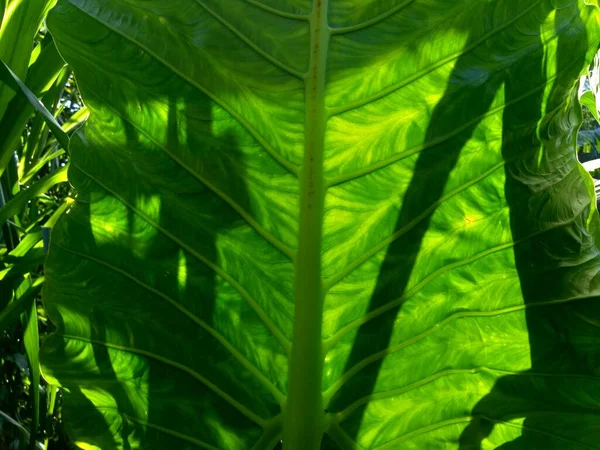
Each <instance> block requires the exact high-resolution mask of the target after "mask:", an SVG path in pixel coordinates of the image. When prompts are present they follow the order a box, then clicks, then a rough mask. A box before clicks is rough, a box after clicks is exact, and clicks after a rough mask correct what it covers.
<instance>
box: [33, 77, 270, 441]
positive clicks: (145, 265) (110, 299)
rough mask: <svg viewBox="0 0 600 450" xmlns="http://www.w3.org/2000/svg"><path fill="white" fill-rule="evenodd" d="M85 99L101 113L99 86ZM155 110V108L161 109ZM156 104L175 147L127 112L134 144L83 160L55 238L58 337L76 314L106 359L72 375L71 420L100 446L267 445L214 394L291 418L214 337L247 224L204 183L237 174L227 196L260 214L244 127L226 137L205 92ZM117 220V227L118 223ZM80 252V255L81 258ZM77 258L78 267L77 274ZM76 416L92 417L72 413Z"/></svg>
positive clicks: (263, 413) (77, 152)
mask: <svg viewBox="0 0 600 450" xmlns="http://www.w3.org/2000/svg"><path fill="white" fill-rule="evenodd" d="M81 89H82V91H83V93H84V95H85V98H86V99H87V101H88V103H89V104H90V105H92V106H94V103H95V104H96V105H97V106H98V105H102V99H101V97H99V95H98V93H97V89H96V88H94V89H92V88H91V87H90V86H87V85H85V84H83V83H82V84H81ZM147 100H148V102H149V104H152V100H154V99H153V98H148V99H147ZM157 100H160V101H162V103H163V104H165V103H168V112H167V117H168V126H167V128H168V131H167V136H166V139H165V142H164V143H163V144H162V148H161V146H160V145H157V143H156V142H152V141H151V140H150V139H148V137H147V136H145V135H143V134H142V133H141V132H140V131H139V130H138V129H136V126H135V121H136V119H135V117H133V118H130V117H127V116H126V115H124V114H123V115H122V117H121V126H122V127H124V129H125V139H124V142H123V143H122V145H117V144H116V142H117V141H118V138H116V139H109V140H107V143H106V146H104V147H103V148H86V147H84V146H77V147H78V148H75V149H74V150H73V161H72V164H73V169H72V171H71V179H72V180H73V181H74V183H75V187H76V188H78V190H79V197H78V199H77V200H78V202H77V205H76V206H75V207H74V208H73V209H72V210H71V211H70V212H69V214H68V216H67V217H65V218H62V219H61V222H62V223H61V224H60V226H59V227H58V228H59V229H60V231H59V232H58V233H55V234H53V246H54V253H55V254H56V256H54V257H55V258H60V260H61V265H62V266H63V267H62V268H61V272H60V273H59V272H58V270H57V272H56V274H54V273H52V271H50V272H49V277H50V278H52V277H53V276H55V275H56V279H54V280H53V281H51V284H52V289H53V290H54V293H53V295H55V296H62V299H61V300H60V308H61V310H60V311H57V310H54V307H53V305H52V300H50V304H49V305H48V307H49V309H50V310H53V311H51V313H52V319H53V321H55V322H57V324H58V334H57V335H54V336H53V337H52V338H51V339H62V338H61V337H60V335H61V333H63V332H64V327H63V326H62V325H61V322H62V315H64V314H70V311H69V309H72V310H73V314H80V315H82V316H84V317H87V318H88V320H89V323H90V324H91V326H92V327H91V329H90V335H89V336H86V335H85V331H82V333H83V334H82V341H81V342H83V343H85V342H89V343H91V346H90V347H91V349H92V352H93V361H94V362H93V365H92V364H91V363H89V362H88V363H87V364H86V365H84V366H82V367H81V371H82V375H80V376H79V378H78V379H76V380H74V382H72V383H69V382H68V381H67V379H68V378H69V377H68V376H65V375H64V374H63V375H61V377H60V379H61V380H64V382H65V383H67V384H66V385H65V387H66V388H67V389H68V392H67V393H65V398H66V404H67V405H69V406H70V405H73V408H71V407H67V406H65V409H64V415H65V421H66V424H67V426H68V427H71V428H72V429H76V430H77V431H76V433H73V434H74V435H77V436H79V437H80V438H81V437H86V436H87V437H88V440H87V442H89V443H94V445H97V446H99V448H101V449H103V450H104V449H106V450H108V449H111V448H124V449H128V448H145V446H152V447H153V448H169V447H172V446H173V442H177V448H178V449H188V448H189V449H196V448H198V445H200V443H204V444H207V445H212V446H217V447H218V445H219V444H218V443H219V442H222V439H224V438H223V435H222V433H223V432H224V430H227V429H230V430H238V432H239V431H241V433H240V434H241V435H242V436H244V438H243V439H245V440H247V441H249V442H256V441H258V440H259V438H260V436H261V429H260V428H259V427H257V425H256V424H255V423H254V422H252V420H250V419H249V418H248V417H246V416H245V415H244V413H242V412H240V410H239V409H238V408H236V407H235V406H234V405H232V404H231V403H228V402H227V401H225V400H224V399H223V397H222V396H220V395H218V394H217V393H216V392H215V390H214V389H213V388H211V387H210V386H209V385H211V384H212V385H214V386H217V387H218V389H220V390H222V391H223V392H225V393H227V394H228V395H229V396H230V397H231V398H232V399H233V400H234V401H235V402H238V403H239V404H241V405H244V406H245V407H247V408H248V409H249V410H251V411H252V412H253V413H255V414H256V415H258V416H259V417H263V418H267V417H272V416H274V415H276V413H277V412H278V408H279V406H278V405H277V404H276V403H275V402H274V401H273V399H272V398H271V395H270V393H268V392H265V390H264V387H263V386H262V385H260V384H258V382H257V381H256V379H254V378H253V375H252V374H250V373H249V372H248V371H247V370H246V369H244V367H243V366H241V364H240V363H239V362H238V361H237V360H236V359H235V358H234V357H233V356H232V354H231V353H230V352H229V351H228V350H226V349H225V348H224V346H223V344H222V343H221V342H219V340H218V339H216V338H215V337H214V336H213V335H212V334H211V333H210V332H209V330H210V329H214V330H217V331H218V330H220V329H223V327H227V326H228V325H227V324H226V323H224V320H227V317H226V314H224V309H223V306H222V307H221V310H220V311H216V310H215V302H216V298H217V296H219V295H220V296H221V298H224V299H225V301H227V299H228V298H231V297H232V295H234V293H233V291H232V288H231V286H227V285H226V283H225V282H224V281H223V279H221V278H219V276H218V275H217V274H216V272H215V269H214V267H217V266H219V264H220V258H221V255H220V253H219V252H220V251H223V249H221V250H219V248H218V244H217V240H218V238H219V236H221V235H231V234H232V233H233V234H235V230H236V229H237V227H242V226H247V224H246V222H245V221H244V220H243V219H242V218H241V217H240V215H239V214H238V213H237V212H236V211H234V210H233V208H231V207H230V206H229V205H227V203H225V201H224V200H223V199H221V198H220V197H219V196H218V195H216V194H215V192H214V191H213V190H211V188H210V187H209V186H208V185H206V184H203V183H202V182H201V181H200V180H199V178H197V176H196V175H194V174H193V172H196V171H198V170H201V171H202V175H206V174H209V176H210V174H213V175H214V180H213V182H214V181H219V177H221V178H223V175H224V174H226V176H227V178H226V180H227V183H228V186H227V189H229V190H230V191H231V192H235V201H236V203H238V205H239V206H241V207H242V208H244V209H246V210H248V207H249V199H248V195H247V192H246V186H245V181H244V180H245V175H244V170H245V168H244V162H243V161H244V156H243V154H242V152H241V151H240V150H239V149H238V145H237V142H236V139H235V136H234V133H233V131H228V130H227V129H225V130H223V132H221V133H220V134H219V135H216V134H215V133H214V132H213V118H212V108H213V106H214V105H213V103H212V102H210V101H209V99H208V98H207V97H204V96H201V94H197V95H196V97H195V98H193V99H192V100H193V103H192V104H191V103H190V101H189V100H190V99H189V98H186V101H185V102H184V101H183V100H181V99H178V98H176V97H169V98H168V99H167V101H165V99H157ZM121 106H123V105H121ZM88 127H90V125H88ZM100 128H101V127H100ZM192 130H193V132H192ZM87 132H91V133H92V134H97V133H98V131H97V130H96V131H89V130H88V131H87ZM95 137H96V138H97V136H95ZM83 139H85V138H83ZM106 153H110V156H107V155H106ZM188 154H192V155H191V156H190V157H191V158H197V159H200V160H201V161H202V163H201V164H198V166H197V167H184V165H185V161H183V160H182V155H188ZM173 155H175V156H173ZM110 158H113V159H114V160H113V164H114V168H115V174H112V175H108V176H107V175H106V173H105V172H104V173H102V171H101V170H98V171H96V169H95V166H94V165H93V164H97V165H99V166H101V165H106V164H107V161H110ZM177 159H179V160H177ZM199 168H200V169H199ZM84 171H90V173H85V172H84ZM123 176H125V179H122V178H123ZM221 181H223V180H221ZM127 186H129V187H127ZM100 187H101V188H100ZM102 190H104V191H106V193H107V194H101V192H102ZM105 195H108V196H110V195H113V196H115V195H116V196H118V197H120V198H121V201H122V202H123V203H125V204H127V207H123V206H122V205H121V204H120V202H118V201H116V200H112V205H114V207H113V206H111V203H110V202H108V203H106V201H105V200H106V199H105V198H104V196H105ZM103 202H104V203H103ZM136 210H137V211H136ZM119 211H123V212H122V213H120V212H119ZM140 211H141V212H142V215H140ZM143 215H145V216H146V217H142V216H143ZM115 217H116V218H117V221H116V222H110V221H111V220H113V221H114V219H115ZM104 220H107V222H106V223H105V224H104V223H103V221H104ZM103 225H104V227H103ZM92 227H94V228H92ZM103 228H104V229H103ZM75 236H76V239H75ZM238 238H239V237H238ZM238 238H236V239H238ZM72 249H74V250H75V251H76V252H77V254H74V253H72V254H69V253H70V250H72ZM58 253H60V255H59V254H58ZM52 254H53V251H52V250H51V252H50V257H53V255H52ZM66 255H68V258H69V259H70V262H69V263H66V264H65V260H66V258H67V256H66ZM82 261H84V262H83V263H82ZM54 264H56V263H54ZM229 264H232V261H231V260H230V261H229ZM81 265H84V266H85V268H84V269H81V268H80V267H79V266H81ZM78 267H79V268H78ZM70 270H83V272H82V273H85V277H86V279H85V281H84V282H83V284H82V285H81V286H79V287H78V288H77V289H76V291H78V292H79V294H77V292H73V293H72V294H71V292H69V288H67V287H66V286H68V283H67V282H66V281H61V279H60V278H61V277H62V276H65V277H68V276H69V272H70ZM80 289H84V290H80ZM59 292H60V293H59ZM83 292H85V293H86V295H85V297H83V296H81V294H82V293H83ZM78 295H80V296H79V297H78ZM235 295H237V294H235ZM65 297H72V298H70V299H69V300H66V301H65ZM242 309H243V308H242ZM215 316H217V317H219V320H220V322H219V323H215V322H214V318H215ZM72 326H73V324H72V323H71V327H72ZM84 330H85V329H84ZM72 333H73V331H71V334H72ZM70 342H71V339H70V338H67V339H66V340H65V344H55V345H53V346H52V347H54V348H55V349H60V350H59V352H60V353H62V356H61V355H59V354H56V353H54V354H51V355H50V354H48V353H49V352H50V351H51V350H48V349H49V348H50V345H46V346H45V350H46V353H47V355H46V358H48V359H49V358H52V359H53V360H54V361H55V362H50V363H49V362H47V363H46V364H49V365H50V366H54V365H57V366H59V365H60V364H64V361H67V360H68V358H67V355H66V353H65V352H64V349H63V348H61V346H63V345H67V346H68V345H71V344H70ZM106 343H109V345H106ZM111 346H112V347H113V348H116V349H117V350H116V351H115V350H113V348H111ZM81 351H82V352H85V344H83V346H82V347H81ZM140 351H141V352H142V355H141V357H138V356H139V354H140ZM144 352H145V353H144ZM69 354H71V353H70V352H69ZM69 358H70V357H69ZM61 361H62V363H61ZM145 361H147V364H146V362H145ZM84 363H85V360H84V359H81V361H79V364H84ZM75 366H77V367H79V365H78V364H75ZM182 366H184V367H182ZM70 370H72V369H71V368H70ZM200 378H202V379H203V380H205V381H201V380H200ZM88 389H89V390H88ZM97 389H99V390H106V391H107V392H108V393H110V396H111V397H112V398H113V399H114V400H113V401H114V404H112V405H101V406H100V407H99V406H98V404H96V405H95V404H94V398H93V392H94V391H95V390H97ZM86 390H88V391H87V393H84V391H86ZM90 392H92V397H90ZM256 395H258V396H259V398H258V400H257V399H256V397H254V396H256ZM70 411H85V414H83V416H82V417H69V413H70ZM119 416H121V417H119ZM216 424H222V425H219V426H217V425H216ZM113 435H114V436H116V437H113ZM174 440H175V441H174ZM240 442H241V440H240ZM236 448H237V447H236Z"/></svg>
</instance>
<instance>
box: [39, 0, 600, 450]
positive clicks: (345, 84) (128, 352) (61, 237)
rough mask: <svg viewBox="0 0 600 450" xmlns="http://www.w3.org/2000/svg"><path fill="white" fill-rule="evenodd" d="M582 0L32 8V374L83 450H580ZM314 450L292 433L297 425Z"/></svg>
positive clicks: (595, 354)
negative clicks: (63, 90)
mask: <svg viewBox="0 0 600 450" xmlns="http://www.w3.org/2000/svg"><path fill="white" fill-rule="evenodd" d="M599 17H600V16H599V15H598V9H597V7H596V6H590V5H587V4H586V3H584V2H583V1H582V0H554V1H550V0H530V1H522V0H487V1H482V0H412V1H411V0H314V1H311V0H226V1H224V0H169V1H164V0H139V1H126V0H59V2H58V5H57V6H56V8H55V9H54V11H53V12H52V13H51V15H50V19H49V26H50V30H51V31H52V33H53V35H54V37H55V39H56V42H57V45H58V47H59V50H60V52H61V54H62V55H63V56H64V58H65V59H66V60H67V61H68V63H69V64H70V65H71V66H72V67H73V69H74V71H75V74H76V76H77V81H78V83H79V85H80V88H81V91H82V93H83V95H84V98H85V100H86V104H87V106H88V107H89V110H90V112H91V116H90V119H89V121H88V123H87V125H86V126H85V127H84V129H83V131H82V132H80V133H79V134H78V135H76V136H74V137H73V139H72V140H71V152H72V162H71V166H70V170H69V178H70V181H71V182H72V183H73V185H74V186H75V187H76V189H77V191H78V193H79V194H78V198H77V201H76V203H75V205H74V206H73V207H72V208H70V210H69V211H68V212H67V213H66V214H65V215H63V216H62V217H61V219H60V221H59V223H58V224H57V226H56V227H55V228H54V230H53V235H52V245H51V249H50V253H49V258H48V263H47V267H46V277H47V281H46V287H45V303H46V307H47V309H48V313H49V314H50V315H51V318H52V319H53V321H54V322H55V323H56V324H57V325H58V331H57V333H56V334H54V335H53V336H52V337H51V338H50V339H49V340H48V341H47V342H46V344H45V346H44V348H43V351H42V353H43V374H44V376H45V377H46V378H48V379H49V380H50V382H51V383H52V384H57V385H60V386H62V387H63V388H64V389H65V392H66V394H65V405H64V407H63V409H64V418H65V423H66V425H67V427H68V430H69V433H70V435H71V437H72V438H73V440H74V441H76V442H77V443H78V445H79V446H80V447H81V448H84V449H102V450H109V449H116V448H118V449H121V448H123V449H125V448H132V449H145V450H146V449H148V450H151V449H165V448H178V449H188V448H189V449H192V448H210V449H224V450H225V449H226V450H235V449H251V448H255V449H272V448H273V447H274V446H275V445H276V443H277V442H278V441H279V440H280V439H281V438H282V437H283V445H284V447H285V448H286V449H302V450H310V449H314V448H318V447H319V445H320V446H321V447H322V448H325V449H354V448H361V449H375V448H377V449H381V450H383V449H418V450H422V449H441V448H449V449H460V450H467V449H479V448H485V449H491V448H500V447H501V446H502V447H501V448H503V449H544V450H552V449H556V450H558V449H560V450H564V449H574V450H576V449H589V448H600V444H599V442H600V431H599V429H598V426H597V424H598V420H599V419H600V417H599V413H598V411H599V409H598V406H599V404H600V373H599V372H600V369H599V367H600V365H599V362H600V333H599V326H600V307H599V306H598V300H597V297H596V296H597V295H599V294H600V286H599V280H600V279H599V277H598V271H599V268H600V265H599V256H598V250H597V249H596V246H595V243H594V234H595V232H596V228H597V212H596V210H595V208H594V207H593V203H594V202H593V195H594V194H593V184H592V182H591V179H589V177H588V176H587V174H586V173H585V171H584V170H583V169H582V167H581V166H580V165H579V164H578V163H577V160H576V157H575V152H574V146H575V138H576V133H577V130H578V128H579V125H580V123H581V109H580V106H579V104H578V103H577V100H576V90H574V87H575V84H576V82H577V80H578V79H579V76H580V75H581V74H582V73H583V71H584V70H585V68H586V65H587V64H588V63H589V62H590V61H591V60H592V58H593V55H594V53H595V51H596V49H597V48H598V40H599V39H600V29H599V25H598V23H599V22H598V20H599ZM323 435H324V437H323V438H322V436H323Z"/></svg>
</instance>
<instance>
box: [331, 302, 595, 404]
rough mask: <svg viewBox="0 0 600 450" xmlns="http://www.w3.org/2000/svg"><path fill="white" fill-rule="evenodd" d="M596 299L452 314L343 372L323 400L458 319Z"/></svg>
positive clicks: (491, 315) (498, 314)
mask: <svg viewBox="0 0 600 450" xmlns="http://www.w3.org/2000/svg"><path fill="white" fill-rule="evenodd" d="M595 297H597V294H596V295H592V294H590V295H584V296H574V297H568V298H564V299H559V300H550V301H547V302H537V303H527V304H522V305H518V306H512V307H508V308H503V309H498V310H493V311H470V312H459V313H455V314H452V315H450V316H448V317H447V318H446V319H444V320H442V321H441V322H440V323H438V324H436V325H434V326H433V327H431V328H429V329H427V330H425V331H423V332H422V333H420V334H418V335H416V336H413V337H412V338H410V339H407V340H405V341H402V342H400V343H398V344H396V345H393V346H391V347H388V348H386V349H385V350H382V351H379V352H376V353H373V354H372V355H371V356H368V357H366V358H364V359H363V360H362V361H359V362H358V363H356V364H355V365H354V366H353V367H352V368H350V369H349V370H348V371H347V372H345V373H344V374H343V375H342V376H341V377H340V378H339V379H338V380H337V381H336V382H335V383H334V384H333V385H332V386H331V387H330V388H329V389H328V390H327V391H326V392H325V393H324V398H326V399H327V402H326V404H327V403H328V402H329V401H331V399H332V398H333V395H334V394H335V393H336V392H337V391H338V390H339V389H340V388H341V387H342V386H343V385H344V384H345V383H346V382H347V381H348V380H350V379H351V378H352V377H353V376H354V375H356V374H357V373H358V372H360V371H361V370H362V369H364V368H365V367H367V366H368V365H369V364H372V363H374V362H375V361H377V360H379V359H382V358H385V357H386V356H388V355H391V354H393V353H395V352H397V351H400V350H402V349H403V348H406V347H408V346H410V345H413V344H415V343H416V342H418V341H420V340H422V339H424V338H426V337H428V336H430V335H432V334H433V333H435V332H437V331H440V330H441V329H442V328H444V327H446V325H448V324H450V323H452V322H454V321H456V320H458V319H462V318H473V317H494V316H500V315H503V314H510V313H513V312H518V311H523V310H526V309H530V308H539V307H546V306H555V305H560V304H564V303H571V302H575V301H578V300H586V299H590V298H595Z"/></svg>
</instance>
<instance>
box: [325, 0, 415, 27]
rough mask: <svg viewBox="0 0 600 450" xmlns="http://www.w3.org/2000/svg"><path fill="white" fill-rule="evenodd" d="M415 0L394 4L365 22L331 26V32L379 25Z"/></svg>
mask: <svg viewBox="0 0 600 450" xmlns="http://www.w3.org/2000/svg"><path fill="white" fill-rule="evenodd" d="M414 2H415V0H406V1H404V2H402V3H400V4H398V5H396V6H394V7H393V8H390V9H389V10H388V11H386V12H384V13H382V14H379V15H378V16H375V17H373V18H372V19H369V20H365V21H364V22H361V23H357V24H354V25H349V26H347V27H335V28H333V27H331V28H329V31H330V32H331V34H333V35H336V34H345V33H351V32H353V31H358V30H363V29H365V28H368V27H371V26H374V25H377V24H378V23H380V22H383V21H384V20H385V19H387V18H388V17H391V16H393V15H394V14H396V13H397V12H400V11H401V10H403V9H404V8H406V7H407V6H410V5H411V4H412V3H414Z"/></svg>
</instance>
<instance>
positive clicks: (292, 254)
mask: <svg viewBox="0 0 600 450" xmlns="http://www.w3.org/2000/svg"><path fill="white" fill-rule="evenodd" d="M79 84H80V85H81V86H84V87H85V88H86V89H87V90H88V91H89V92H90V93H92V94H93V95H94V97H96V99H97V100H98V101H100V102H101V103H103V104H104V105H105V106H106V107H107V108H109V109H110V110H111V111H112V112H113V113H114V114H116V115H117V116H119V117H120V118H121V119H122V120H124V121H125V122H127V123H128V124H130V125H131V126H132V127H134V128H135V129H136V130H137V131H138V132H140V133H141V134H143V135H144V136H145V137H146V138H147V139H148V140H149V141H150V142H152V143H153V144H154V145H156V147H158V148H160V149H161V150H163V151H164V152H165V153H166V154H167V155H168V156H169V157H170V158H171V159H172V160H173V161H175V163H177V165H179V166H180V167H181V168H182V169H183V170H185V171H186V172H187V173H189V174H190V175H191V176H193V177H194V178H195V179H196V180H198V181H199V182H200V183H202V184H203V185H204V186H206V187H207V188H209V189H210V190H211V191H212V192H213V193H214V194H215V195H216V196H217V197H219V198H220V199H221V200H223V201H224V202H225V203H227V204H228V205H229V206H230V207H231V208H232V209H233V210H234V211H235V212H237V213H238V214H239V215H240V216H241V217H242V218H243V219H244V220H245V221H246V222H247V223H248V224H249V225H250V226H251V227H252V228H253V229H254V230H255V231H256V232H257V233H258V234H260V235H261V236H262V237H263V238H264V239H265V240H266V241H267V242H269V243H270V244H271V245H272V246H273V247H275V248H276V249H277V250H279V251H280V252H281V253H283V254H284V255H285V256H287V257H288V258H290V260H292V261H294V260H295V258H296V252H295V250H293V249H291V248H290V247H288V246H287V245H285V244H284V243H283V242H281V241H280V240H279V239H277V238H276V237H275V236H273V235H272V234H271V233H269V232H268V231H267V230H265V229H264V228H263V227H262V226H261V225H260V224H259V223H258V222H257V221H256V220H255V219H254V218H253V217H252V216H251V215H250V214H249V213H248V212H247V211H246V210H244V208H242V207H241V206H240V205H238V204H237V202H235V201H234V200H233V199H232V198H230V197H229V196H228V195H226V194H225V193H224V192H222V191H221V190H220V189H219V188H218V187H216V186H214V185H213V184H212V183H210V182H209V181H207V180H206V179H204V178H203V177H202V176H201V175H200V174H199V173H197V172H196V171H194V170H192V169H191V168H189V167H187V166H186V165H185V163H184V162H183V161H182V160H181V159H180V158H179V157H177V156H176V155H175V154H174V153H173V152H171V151H170V150H169V149H168V148H167V147H166V146H164V145H162V144H160V143H159V142H158V141H156V139H154V137H153V136H152V135H151V134H150V133H148V132H147V131H146V130H144V129H143V128H140V127H139V126H138V125H137V124H135V123H134V122H133V121H132V120H131V119H129V118H128V117H126V116H125V115H124V114H122V113H121V112H119V111H117V110H116V109H115V108H113V106H112V105H110V104H109V103H108V102H107V101H106V100H104V99H103V98H102V97H101V96H99V95H98V94H97V93H96V92H94V90H93V89H91V88H90V87H89V85H87V84H85V83H82V82H79Z"/></svg>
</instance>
